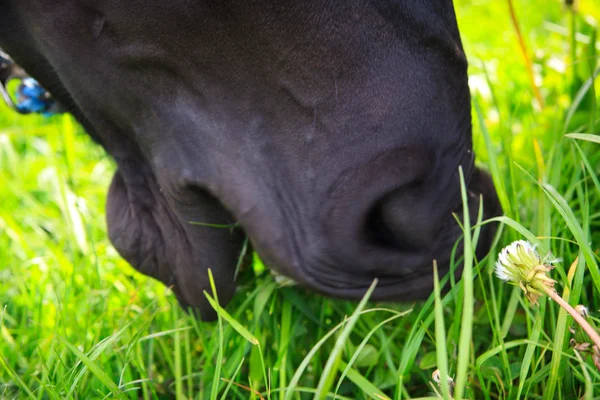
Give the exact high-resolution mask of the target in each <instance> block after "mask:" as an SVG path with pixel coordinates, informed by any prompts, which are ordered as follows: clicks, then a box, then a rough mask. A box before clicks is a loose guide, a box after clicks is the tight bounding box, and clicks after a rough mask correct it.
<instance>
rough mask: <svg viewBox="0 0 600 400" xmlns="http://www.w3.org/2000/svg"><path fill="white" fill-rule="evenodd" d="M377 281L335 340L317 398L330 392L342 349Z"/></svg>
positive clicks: (318, 388)
mask: <svg viewBox="0 0 600 400" xmlns="http://www.w3.org/2000/svg"><path fill="white" fill-rule="evenodd" d="M377 282H378V280H377V278H375V279H374V280H373V283H371V286H370V287H369V289H368V290H367V292H366V293H365V295H364V296H363V298H362V300H361V301H360V303H358V306H357V307H356V310H354V313H352V315H351V316H350V318H348V320H347V322H346V326H344V329H342V332H341V333H340V336H339V337H338V338H337V340H336V341H335V345H334V347H333V350H332V351H331V353H330V354H329V358H328V359H327V362H326V363H325V367H324V368H323V372H322V374H321V379H320V380H319V384H318V385H317V392H316V394H315V397H314V398H315V399H318V400H323V399H325V397H326V395H327V393H328V392H329V389H331V386H332V385H333V380H334V379H335V374H336V372H337V369H338V365H339V362H340V361H341V357H342V350H343V349H344V346H345V345H346V341H347V340H348V337H349V336H350V332H352V329H353V328H354V325H356V321H358V317H359V316H360V312H361V311H362V310H363V308H365V306H366V304H367V302H368V301H369V298H370V297H371V294H372V293H373V290H375V287H376V286H377Z"/></svg>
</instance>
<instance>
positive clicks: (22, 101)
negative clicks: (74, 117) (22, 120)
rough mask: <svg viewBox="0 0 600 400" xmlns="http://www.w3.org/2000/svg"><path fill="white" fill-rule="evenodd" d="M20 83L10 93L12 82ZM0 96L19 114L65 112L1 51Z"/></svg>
mask: <svg viewBox="0 0 600 400" xmlns="http://www.w3.org/2000/svg"><path fill="white" fill-rule="evenodd" d="M13 80H15V81H19V85H17V87H16V88H15V89H14V91H9V88H8V83H9V82H10V81H13ZM0 95H1V96H2V97H3V98H4V100H5V101H6V103H7V104H8V106H9V107H10V108H12V109H13V110H15V111H16V112H18V113H19V114H42V115H46V116H49V115H53V114H58V113H61V112H63V110H62V108H61V107H60V105H59V104H58V103H57V102H56V100H55V99H54V98H53V97H52V95H51V94H50V93H49V92H48V91H47V90H46V89H44V88H43V87H42V86H41V85H40V84H39V82H38V81H36V80H35V79H33V78H32V77H30V76H28V75H27V74H26V73H25V72H24V71H23V70H22V69H21V68H20V67H19V66H18V65H17V64H15V62H14V61H13V60H12V59H11V58H10V57H9V56H8V55H7V54H6V53H4V52H2V50H1V49H0Z"/></svg>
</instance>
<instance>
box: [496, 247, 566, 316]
mask: <svg viewBox="0 0 600 400" xmlns="http://www.w3.org/2000/svg"><path fill="white" fill-rule="evenodd" d="M552 268H554V267H553V266H552V265H550V264H549V263H546V262H544V261H543V260H542V258H541V257H540V255H539V254H538V252H537V251H536V249H535V246H533V245H532V244H531V243H529V242H528V241H525V240H517V241H515V242H512V243H511V244H509V245H508V246H506V247H505V248H504V249H502V251H501V252H500V254H499V255H498V261H497V262H496V266H495V271H496V276H497V277H498V278H500V279H502V280H503V281H506V282H508V283H511V284H513V285H519V287H520V288H521V289H523V291H524V292H525V296H527V298H528V299H529V301H530V302H531V303H532V304H536V303H537V299H538V297H539V296H540V294H542V292H545V289H546V288H553V287H554V283H555V281H554V280H553V279H550V278H549V277H548V276H547V275H546V272H548V271H550V270H551V269H552Z"/></svg>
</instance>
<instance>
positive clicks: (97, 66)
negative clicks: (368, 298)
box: [0, 0, 501, 318]
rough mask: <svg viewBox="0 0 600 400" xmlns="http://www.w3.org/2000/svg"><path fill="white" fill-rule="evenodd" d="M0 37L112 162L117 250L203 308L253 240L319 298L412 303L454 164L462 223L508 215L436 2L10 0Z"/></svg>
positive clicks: (423, 285)
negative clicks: (463, 192) (479, 158)
mask: <svg viewBox="0 0 600 400" xmlns="http://www.w3.org/2000/svg"><path fill="white" fill-rule="evenodd" d="M0 47H2V48H3V49H4V50H5V51H6V52H7V53H9V54H10V55H11V56H12V57H13V58H14V59H15V60H16V61H17V62H18V63H19V64H20V65H22V66H23V67H24V68H25V69H26V70H27V71H28V72H29V73H30V74H31V75H32V76H34V77H35V78H36V79H38V80H39V81H40V83H41V84H42V85H43V86H44V87H45V88H46V89H48V90H49V91H50V92H51V93H53V95H54V96H55V97H56V98H58V99H59V101H60V102H61V103H62V104H63V105H64V106H65V107H66V108H68V110H69V111H70V112H71V113H72V114H73V115H74V116H75V117H76V118H77V119H78V121H79V122H80V123H81V124H82V125H83V126H84V128H85V129H86V131H87V132H88V133H89V134H90V135H91V136H92V137H93V138H94V139H95V140H96V141H97V142H98V143H99V144H100V145H102V146H103V147H104V148H105V149H106V151H107V152H108V153H109V154H110V155H111V156H112V157H113V158H114V160H115V161H116V165H117V171H116V173H115V176H114V179H113V181H112V184H111V186H110V189H109V193H108V202H107V210H106V216H107V223H108V233H109V236H110V239H111V241H112V243H113V244H114V246H115V248H116V249H117V250H118V251H119V253H120V254H121V255H122V256H123V257H124V258H125V259H126V260H127V261H128V262H129V263H131V265H132V266H134V267H135V268H136V269H138V270H139V271H141V272H142V273H144V274H147V275H150V276H153V277H154V278H156V279H159V280H160V281H162V282H164V283H165V284H166V285H172V286H173V290H174V291H175V293H176V295H177V297H178V299H179V301H180V302H181V303H182V304H183V305H184V306H187V307H191V308H194V309H198V310H199V311H200V313H201V315H202V316H203V317H204V318H211V317H213V316H214V314H213V313H212V309H211V307H210V306H209V305H208V303H207V302H206V300H205V298H204V295H203V290H207V289H208V288H209V285H208V277H207V270H208V269H209V268H211V269H212V271H213V274H214V276H215V281H216V285H217V289H218V293H219V297H220V299H221V301H222V302H226V301H228V300H229V299H230V298H231V296H232V295H233V292H234V290H235V283H234V269H235V266H236V263H237V259H238V256H239V254H240V251H241V248H242V245H243V242H244V238H246V237H247V238H248V239H249V241H250V243H251V244H252V246H253V248H254V249H255V250H256V251H257V252H258V254H259V255H260V256H261V257H262V258H263V260H264V261H265V263H266V264H267V265H268V266H270V267H271V268H273V269H275V270H277V271H278V272H280V273H282V274H284V275H287V276H289V277H291V278H292V279H294V280H295V281H297V282H298V283H299V284H300V285H302V286H304V287H307V288H310V289H313V290H314V291H317V292H319V293H323V294H326V295H331V296H335V297H339V298H346V299H358V298H360V297H361V296H363V295H364V293H365V291H366V289H367V287H368V286H369V285H370V283H371V282H372V281H373V279H374V278H379V285H378V287H377V289H376V290H375V292H374V294H373V296H372V298H373V299H375V300H399V301H401V300H413V299H417V298H422V297H425V296H428V295H429V293H430V291H431V288H432V262H433V260H434V259H435V260H437V262H438V264H439V265H440V267H441V269H442V271H447V270H448V268H449V260H450V254H451V251H452V247H453V245H454V244H455V243H456V241H457V240H458V239H459V237H460V236H461V230H460V228H459V226H458V224H457V223H456V221H455V219H454V217H453V215H452V213H457V214H458V216H459V218H460V216H461V214H462V203H461V198H460V188H459V179H458V168H459V166H462V168H463V170H464V174H465V180H466V183H467V185H468V191H469V204H468V206H469V209H470V213H471V215H472V217H473V219H474V218H475V217H476V215H477V211H478V209H479V207H480V199H483V209H484V218H488V217H491V216H495V215H498V214H499V213H500V212H501V210H500V207H499V204H498V200H497V197H496V193H495V190H494V186H493V184H492V182H491V180H490V178H489V176H488V175H487V174H486V173H483V172H482V171H480V170H478V169H477V168H476V167H475V166H474V154H473V152H472V141H471V115H470V98H469V88H468V85H467V62H466V58H465V55H464V52H463V49H462V45H461V41H460V36H459V32H458V28H457V25H456V19H455V16H454V10H453V6H452V3H451V1H449V0H438V1H422V0H414V1H389V0H386V1H384V0H381V1H367V0H343V1H316V0H310V1H309V0H306V1H273V0H261V1H253V0H246V1H231V0H219V1H202V0H196V1H189V0H102V1H101V0H70V1H67V0H7V1H4V2H3V3H2V4H1V5H0ZM191 221H196V222H201V223H205V224H220V225H222V224H236V226H237V228H235V229H220V228H217V227H211V226H206V225H198V224H191V223H190V222H191ZM493 234H494V227H493V226H492V225H485V226H484V227H483V228H482V233H481V236H480V239H479V246H478V248H477V255H478V256H479V257H482V256H484V255H485V254H486V252H487V251H488V249H489V246H490V243H491V240H492V236H493ZM459 254H460V247H459Z"/></svg>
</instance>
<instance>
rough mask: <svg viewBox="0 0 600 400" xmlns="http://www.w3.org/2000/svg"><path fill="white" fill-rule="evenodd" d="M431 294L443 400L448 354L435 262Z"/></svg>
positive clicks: (446, 395) (446, 388)
mask: <svg viewBox="0 0 600 400" xmlns="http://www.w3.org/2000/svg"><path fill="white" fill-rule="evenodd" d="M433 293H434V295H435V308H434V310H435V352H436V359H437V368H438V371H439V373H440V388H441V390H442V396H443V398H444V399H449V398H450V386H449V385H448V353H447V350H446V328H445V326H444V308H443V306H442V295H441V292H440V280H439V276H438V268H437V261H435V260H434V261H433Z"/></svg>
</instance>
